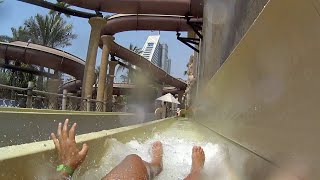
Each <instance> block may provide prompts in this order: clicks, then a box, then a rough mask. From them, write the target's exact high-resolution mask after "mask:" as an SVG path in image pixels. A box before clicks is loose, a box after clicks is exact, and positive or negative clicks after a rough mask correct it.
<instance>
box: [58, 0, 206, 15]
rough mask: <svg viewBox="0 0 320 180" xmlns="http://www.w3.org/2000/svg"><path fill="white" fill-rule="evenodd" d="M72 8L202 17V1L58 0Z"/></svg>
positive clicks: (119, 12)
mask: <svg viewBox="0 0 320 180" xmlns="http://www.w3.org/2000/svg"><path fill="white" fill-rule="evenodd" d="M58 1H62V2H66V3H68V4H70V5H73V6H78V7H82V8H85V9H91V10H95V11H104V12H110V13H117V14H162V15H180V16H186V15H189V16H193V17H202V14H203V0H90V1H88V0H58Z"/></svg>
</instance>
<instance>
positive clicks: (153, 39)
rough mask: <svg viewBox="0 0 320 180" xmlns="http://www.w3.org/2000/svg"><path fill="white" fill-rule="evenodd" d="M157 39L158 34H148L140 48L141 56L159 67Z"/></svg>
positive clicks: (159, 51)
mask: <svg viewBox="0 0 320 180" xmlns="http://www.w3.org/2000/svg"><path fill="white" fill-rule="evenodd" d="M159 39H160V36H159V35H156V36H149V37H148V39H147V41H146V43H145V44H144V46H143V48H142V56H143V57H144V58H146V59H148V60H149V61H151V62H152V63H153V64H155V65H157V66H158V67H161V45H160V42H159Z"/></svg>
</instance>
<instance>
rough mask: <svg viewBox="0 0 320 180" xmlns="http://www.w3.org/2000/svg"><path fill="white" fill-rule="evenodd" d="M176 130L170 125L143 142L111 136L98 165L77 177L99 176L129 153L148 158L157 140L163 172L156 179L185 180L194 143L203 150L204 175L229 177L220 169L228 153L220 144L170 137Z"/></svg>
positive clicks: (177, 131) (93, 177)
mask: <svg viewBox="0 0 320 180" xmlns="http://www.w3.org/2000/svg"><path fill="white" fill-rule="evenodd" d="M180 130H182V129H180ZM179 132H180V131H179V129H176V128H169V130H167V131H165V132H161V133H156V134H154V136H153V137H151V138H149V139H148V140H146V141H144V142H139V141H137V140H131V141H130V142H128V143H125V144H124V143H121V142H119V141H117V140H116V139H110V140H108V142H107V143H109V144H110V146H109V148H108V150H107V151H106V153H105V156H104V158H103V160H102V163H101V164H100V166H99V167H97V168H92V169H89V170H87V171H86V173H85V174H84V175H81V176H78V177H77V178H76V179H100V178H101V177H103V176H104V175H105V174H106V173H107V172H109V171H110V170H111V169H112V168H113V167H115V166H116V165H117V164H118V163H120V162H121V161H122V160H123V159H124V158H125V157H126V156H127V155H129V154H137V155H139V156H140V157H141V158H142V159H143V160H145V161H150V160H151V156H150V149H151V145H152V143H153V142H155V141H157V140H159V141H161V142H162V143H163V148H164V156H163V167H164V168H163V172H162V173H161V174H160V175H159V176H158V177H157V178H156V179H165V180H169V179H184V178H185V177H186V176H187V175H188V173H189V171H190V168H191V153H192V147H193V146H194V145H197V146H202V147H203V149H204V151H205V155H206V161H205V167H204V171H203V173H204V175H205V176H206V177H213V176H215V177H217V176H218V174H220V175H221V173H222V174H224V175H223V176H222V177H223V178H221V179H228V178H227V176H226V175H225V174H227V173H226V168H223V167H224V166H223V164H224V160H225V159H226V157H227V156H226V154H225V151H224V150H223V147H222V146H220V145H218V144H213V143H211V142H204V141H198V140H194V139H193V140H190V139H188V137H186V138H183V137H181V136H179V135H178V136H172V134H179ZM184 133H186V131H184ZM206 179H212V178H206ZM218 179H220V178H218Z"/></svg>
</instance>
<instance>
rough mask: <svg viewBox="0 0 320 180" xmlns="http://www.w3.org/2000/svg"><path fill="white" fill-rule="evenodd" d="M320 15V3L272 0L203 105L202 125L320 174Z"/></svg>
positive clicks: (318, 176) (212, 82)
mask: <svg viewBox="0 0 320 180" xmlns="http://www.w3.org/2000/svg"><path fill="white" fill-rule="evenodd" d="M319 12H320V1H319V0H270V1H269V3H268V4H267V6H266V7H265V8H264V10H263V11H262V13H261V14H260V16H259V17H258V18H257V19H256V21H255V22H254V24H253V25H252V27H251V28H250V29H249V31H248V32H247V34H246V35H245V37H244V38H243V39H242V40H241V42H240V44H239V45H238V46H237V47H236V49H235V50H234V52H233V53H232V54H231V55H230V56H229V58H228V59H227V61H226V63H225V64H224V65H223V66H222V67H221V68H220V69H219V71H218V72H217V73H216V74H215V76H214V77H213V78H212V79H211V80H210V82H209V84H208V86H207V88H206V89H205V93H202V94H203V97H202V98H201V99H200V103H199V104H200V105H201V107H199V108H198V110H199V113H198V120H199V122H200V123H201V124H203V125H205V126H207V127H209V128H210V129H212V130H214V131H215V132H218V133H220V134H222V135H223V136H225V137H226V138H228V139H231V140H233V141H235V142H237V143H239V144H241V145H242V146H244V147H246V148H248V149H250V150H252V151H254V152H256V153H257V154H259V155H261V156H263V157H265V158H267V159H269V160H271V161H273V162H276V163H277V164H278V165H281V164H282V163H284V162H287V163H288V162H296V164H297V166H303V167H304V168H306V169H309V170H310V171H311V172H304V173H307V174H310V176H311V179H320V156H319V152H320V139H319V137H320V16H319ZM304 168H298V169H304Z"/></svg>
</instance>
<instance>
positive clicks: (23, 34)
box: [0, 26, 30, 42]
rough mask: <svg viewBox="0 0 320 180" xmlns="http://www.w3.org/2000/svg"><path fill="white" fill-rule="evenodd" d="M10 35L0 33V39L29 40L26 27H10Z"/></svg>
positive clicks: (6, 40)
mask: <svg viewBox="0 0 320 180" xmlns="http://www.w3.org/2000/svg"><path fill="white" fill-rule="evenodd" d="M11 32H12V36H11V37H10V36H6V35H0V41H2V42H12V41H24V42H28V41H29V40H30V38H29V34H28V32H27V29H26V27H24V26H19V27H18V28H11Z"/></svg>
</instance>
